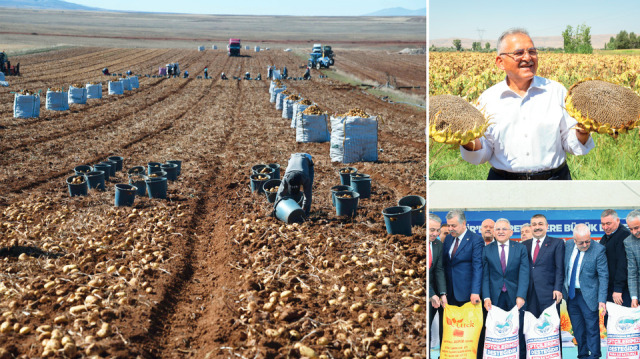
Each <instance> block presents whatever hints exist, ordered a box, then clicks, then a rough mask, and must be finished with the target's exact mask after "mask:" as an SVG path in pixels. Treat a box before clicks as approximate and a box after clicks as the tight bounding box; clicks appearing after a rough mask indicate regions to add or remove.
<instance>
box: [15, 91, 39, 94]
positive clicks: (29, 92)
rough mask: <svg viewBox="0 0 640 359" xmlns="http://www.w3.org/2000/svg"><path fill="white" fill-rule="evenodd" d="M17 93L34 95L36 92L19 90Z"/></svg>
mask: <svg viewBox="0 0 640 359" xmlns="http://www.w3.org/2000/svg"><path fill="white" fill-rule="evenodd" d="M17 93H19V94H20V95H35V94H36V93H35V92H33V91H31V90H20V91H18V92H17Z"/></svg>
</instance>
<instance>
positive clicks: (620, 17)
mask: <svg viewBox="0 0 640 359" xmlns="http://www.w3.org/2000/svg"><path fill="white" fill-rule="evenodd" d="M428 12H429V13H428V16H429V18H428V26H429V29H428V34H427V36H428V37H429V39H444V38H451V37H455V38H468V39H480V33H482V40H484V41H487V40H489V41H493V42H495V41H496V40H497V38H498V37H499V36H500V34H501V33H502V32H503V31H505V30H507V29H509V28H512V27H523V28H525V29H526V30H528V31H529V34H530V35H531V36H535V37H538V36H561V35H562V31H564V30H565V29H566V28H567V25H571V26H573V27H574V28H575V27H576V26H577V25H581V24H586V25H587V26H590V27H591V34H617V33H618V32H620V31H621V30H626V31H627V32H632V31H633V32H635V33H636V34H639V33H640V1H639V0H581V1H575V0H537V1H526V2H518V1H506V0H486V1H478V0H457V1H456V0H429V9H428Z"/></svg>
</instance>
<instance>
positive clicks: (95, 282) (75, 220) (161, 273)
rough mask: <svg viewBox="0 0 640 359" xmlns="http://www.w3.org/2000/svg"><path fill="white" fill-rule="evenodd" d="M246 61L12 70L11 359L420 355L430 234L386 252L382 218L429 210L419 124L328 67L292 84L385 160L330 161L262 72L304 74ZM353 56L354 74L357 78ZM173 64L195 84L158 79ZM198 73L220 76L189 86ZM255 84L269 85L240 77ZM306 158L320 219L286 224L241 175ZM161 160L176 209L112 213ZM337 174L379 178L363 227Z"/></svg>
mask: <svg viewBox="0 0 640 359" xmlns="http://www.w3.org/2000/svg"><path fill="white" fill-rule="evenodd" d="M243 54H244V55H246V56H242V57H228V56H227V55H226V52H225V51H224V50H217V51H213V50H209V49H207V51H202V52H198V51H196V50H195V49H194V50H184V49H182V50H179V49H117V48H69V49H63V50H57V51H53V52H44V53H39V54H31V55H23V56H15V57H12V58H11V60H12V63H14V64H15V63H18V62H20V72H21V73H22V76H19V77H13V76H12V77H9V76H8V77H7V78H6V81H8V82H9V84H10V87H0V153H2V157H1V158H0V316H1V317H0V358H2V359H4V358H14V357H17V358H34V357H50V358H54V357H55V358H63V357H64V358H85V357H87V358H90V357H91V358H99V357H104V358H136V357H140V358H286V357H291V358H298V357H309V358H315V357H318V358H425V357H426V333H427V328H426V293H425V289H426V257H425V253H426V230H425V228H424V227H413V235H412V236H402V235H388V234H387V232H386V229H385V223H384V219H383V215H382V210H383V209H384V208H386V207H390V206H396V205H397V202H398V200H399V199H400V198H402V197H404V196H407V195H419V196H422V197H425V198H426V193H425V192H426V183H425V176H424V175H425V173H426V145H425V126H426V112H425V110H424V109H423V108H419V107H413V106H409V105H404V104H393V103H388V102H386V101H383V100H381V99H379V98H377V97H376V96H374V95H371V94H369V93H366V92H364V91H362V90H361V89H359V88H356V87H354V86H351V85H347V84H343V83H340V82H337V81H336V80H331V79H329V78H324V77H323V78H320V77H319V75H321V74H322V73H321V72H320V71H317V70H312V71H311V75H312V79H311V80H309V81H293V80H283V83H284V84H286V85H287V88H288V90H289V91H290V92H292V93H295V94H298V95H299V96H301V97H302V98H305V99H309V100H311V101H312V102H314V103H316V104H317V105H318V106H319V107H320V108H321V109H322V110H323V111H327V112H328V113H329V114H343V113H346V112H348V111H349V110H352V109H354V108H359V109H362V110H363V111H365V112H366V113H368V114H370V115H373V116H379V121H378V149H379V153H378V161H376V162H356V163H351V164H348V165H347V164H343V163H340V162H331V160H330V157H329V150H330V144H329V142H325V143H297V142H296V136H295V129H292V128H290V122H291V120H288V119H284V118H282V111H280V110H276V109H275V106H274V104H273V103H270V101H269V92H268V90H269V83H270V82H269V81H268V80H266V76H267V66H269V65H276V66H277V67H278V68H279V69H280V68H282V67H283V66H286V67H287V68H288V70H289V76H295V77H298V76H302V74H303V73H304V68H301V65H306V61H305V60H304V59H302V60H301V57H299V56H298V55H296V54H294V53H291V52H283V51H281V50H278V51H276V50H270V51H262V52H253V51H252V52H248V51H245V50H243ZM432 56H433V55H432ZM347 58H348V59H349V61H345V65H344V66H345V67H344V68H342V70H343V71H345V72H349V68H351V67H354V65H348V64H350V63H352V62H354V61H356V60H355V57H354V56H353V54H350V53H349V52H348V51H347V52H346V53H345V59H347ZM435 60H436V61H437V58H435ZM432 61H434V58H433V57H432ZM174 62H179V64H180V70H181V71H183V72H184V71H185V70H187V71H189V74H190V76H189V78H166V77H156V76H155V75H157V74H158V67H163V66H164V65H165V64H166V63H174ZM339 64H340V53H338V54H337V57H336V68H339V69H340V65H339ZM387 65H388V66H389V69H388V70H386V69H385V68H384V67H385V66H387ZM205 66H208V71H209V76H211V77H212V78H211V79H204V78H197V77H198V76H200V77H201V76H203V69H204V68H205ZM425 66H426V58H425V56H424V55H398V54H386V55H384V54H380V55H377V56H376V61H375V62H372V64H371V65H369V64H368V63H367V62H366V61H363V62H362V64H360V65H359V66H357V67H358V68H359V71H361V72H363V73H367V72H372V73H375V74H378V75H376V78H380V80H382V76H379V74H381V73H385V72H391V73H394V74H395V76H396V77H397V82H398V83H399V84H400V83H402V84H407V85H411V86H418V85H420V84H417V85H416V81H415V79H416V78H418V77H420V76H423V77H424V73H425V72H424V71H425ZM104 67H107V68H108V69H109V71H110V72H111V73H116V74H124V73H125V72H126V71H127V70H131V71H132V72H133V74H138V75H139V76H138V78H139V82H140V87H139V88H138V89H133V90H131V91H125V92H124V94H123V95H109V94H108V93H107V83H108V81H109V80H113V79H117V78H118V77H113V76H104V75H102V73H101V71H102V69H103V68H104ZM607 67H608V68H610V66H607ZM325 71H326V70H325ZM220 72H225V74H226V75H227V76H228V77H229V80H226V81H225V80H221V79H220V76H219V75H220ZM245 72H250V74H251V77H252V78H253V77H255V76H256V75H257V74H258V73H261V75H262V78H263V80H262V81H254V80H241V81H240V80H235V79H233V77H234V76H243V75H244V73H245ZM482 73H483V72H482V71H479V72H478V74H477V76H482ZM416 74H418V75H419V74H423V75H420V76H417V75H416ZM436 74H437V72H436ZM146 75H149V76H146ZM358 76H361V75H358ZM431 76H435V75H434V74H433V73H432V75H431ZM474 76H476V75H474ZM433 81H434V78H433V77H432V83H434V82H433ZM634 81H635V78H634ZM88 82H101V83H102V86H103V97H102V99H89V100H88V101H87V103H86V104H85V105H80V104H70V106H69V107H70V109H69V110H66V111H50V110H47V109H45V96H46V95H45V94H46V90H47V88H60V87H62V88H64V89H65V90H66V89H68V87H69V86H70V85H71V84H85V83H88ZM422 85H424V83H423V84H422ZM462 87H464V88H465V89H466V87H465V86H462ZM19 90H31V91H34V92H38V91H39V90H41V91H42V92H41V111H40V116H39V117H36V118H14V117H13V101H14V94H13V93H12V92H14V91H19ZM422 91H424V90H422ZM465 91H468V90H465ZM423 94H424V92H423ZM296 152H306V153H309V154H311V155H312V156H313V159H314V162H315V179H314V184H313V204H312V206H311V214H310V216H309V220H308V221H306V222H304V223H302V224H290V225H289V224H285V223H284V222H282V221H280V220H278V219H276V218H275V217H273V216H272V211H273V207H272V205H271V204H269V203H268V202H267V200H266V197H265V195H264V194H257V193H252V192H251V190H250V180H249V176H250V174H251V167H252V166H254V165H256V164H262V163H264V164H268V163H278V164H280V165H281V170H282V174H284V169H285V168H286V166H287V161H288V159H289V156H290V155H291V154H292V153H296ZM110 156H122V157H123V158H124V161H123V170H122V171H119V172H118V173H117V174H116V175H115V177H112V178H111V179H109V180H107V181H106V190H105V191H98V190H94V189H91V190H89V193H88V195H87V196H76V197H70V195H69V191H68V188H67V184H66V182H65V181H66V180H67V178H68V177H70V176H72V175H73V174H74V167H76V166H78V165H95V164H97V163H99V162H101V161H104V160H106V159H107V157H110ZM168 160H181V161H182V165H181V175H180V176H179V177H178V179H177V180H176V181H174V182H169V184H168V192H167V199H165V200H162V199H152V198H148V197H136V198H135V201H134V204H133V206H132V207H115V206H114V196H115V189H114V186H115V184H117V183H127V182H128V177H127V170H128V169H129V168H132V167H134V166H144V167H145V168H146V166H147V163H148V162H152V161H155V162H161V163H164V162H166V161H168ZM345 166H351V167H355V168H357V169H358V172H361V173H366V174H369V175H370V176H371V182H372V185H371V197H370V198H368V199H361V200H360V203H359V207H358V210H357V215H356V216H355V217H354V218H348V217H339V216H337V215H336V210H335V208H334V207H333V205H332V200H331V197H330V194H331V192H330V188H331V187H332V186H335V185H339V184H340V177H339V175H338V170H339V169H340V168H342V167H345Z"/></svg>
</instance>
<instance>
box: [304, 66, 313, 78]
mask: <svg viewBox="0 0 640 359" xmlns="http://www.w3.org/2000/svg"><path fill="white" fill-rule="evenodd" d="M309 71H310V70H309V66H307V70H306V71H305V72H304V75H303V76H302V78H303V79H305V80H308V79H309V78H310V77H311V73H310V72H309Z"/></svg>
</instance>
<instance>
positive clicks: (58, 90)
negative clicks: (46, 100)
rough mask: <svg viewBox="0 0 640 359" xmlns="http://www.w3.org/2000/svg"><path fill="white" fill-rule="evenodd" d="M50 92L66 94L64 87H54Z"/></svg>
mask: <svg viewBox="0 0 640 359" xmlns="http://www.w3.org/2000/svg"><path fill="white" fill-rule="evenodd" d="M49 91H51V92H64V89H63V88H62V87H52V88H50V89H49Z"/></svg>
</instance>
